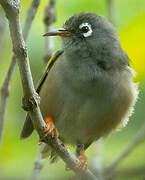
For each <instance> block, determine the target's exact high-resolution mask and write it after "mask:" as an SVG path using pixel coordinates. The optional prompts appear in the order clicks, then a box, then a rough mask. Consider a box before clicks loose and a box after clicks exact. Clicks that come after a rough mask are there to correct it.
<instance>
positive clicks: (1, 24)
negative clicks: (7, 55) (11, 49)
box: [0, 10, 7, 62]
mask: <svg viewBox="0 0 145 180" xmlns="http://www.w3.org/2000/svg"><path fill="white" fill-rule="evenodd" d="M6 24H7V23H6V18H5V16H4V12H3V11H2V10H0V62H1V59H2V55H3V44H4V39H5V34H6Z"/></svg>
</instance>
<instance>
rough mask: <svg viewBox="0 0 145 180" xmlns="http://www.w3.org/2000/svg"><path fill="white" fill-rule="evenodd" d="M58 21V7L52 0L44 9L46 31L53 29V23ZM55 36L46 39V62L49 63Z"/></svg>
mask: <svg viewBox="0 0 145 180" xmlns="http://www.w3.org/2000/svg"><path fill="white" fill-rule="evenodd" d="M55 21H56V9H55V0H50V1H49V4H48V6H46V7H45V11H44V25H45V32H48V31H51V30H52V27H53V23H54V22H55ZM53 47H54V43H53V37H51V36H50V37H47V38H46V39H45V51H46V54H45V56H44V62H45V63H47V62H48V59H49V58H50V57H51V56H52V53H53Z"/></svg>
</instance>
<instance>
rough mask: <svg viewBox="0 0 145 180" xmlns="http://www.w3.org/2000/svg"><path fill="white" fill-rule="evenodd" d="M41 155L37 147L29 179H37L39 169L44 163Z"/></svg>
mask: <svg viewBox="0 0 145 180" xmlns="http://www.w3.org/2000/svg"><path fill="white" fill-rule="evenodd" d="M41 155H42V154H41V152H40V150H39V148H38V154H37V158H36V160H35V163H34V169H33V171H32V176H31V180H38V179H39V174H40V171H41V170H42V168H43V166H44V163H45V160H44V159H42V157H41Z"/></svg>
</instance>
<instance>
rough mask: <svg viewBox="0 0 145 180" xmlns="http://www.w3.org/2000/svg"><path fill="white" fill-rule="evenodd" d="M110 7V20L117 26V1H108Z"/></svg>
mask: <svg viewBox="0 0 145 180" xmlns="http://www.w3.org/2000/svg"><path fill="white" fill-rule="evenodd" d="M107 5H108V18H109V20H110V22H111V23H112V24H114V25H115V24H116V21H115V0H107Z"/></svg>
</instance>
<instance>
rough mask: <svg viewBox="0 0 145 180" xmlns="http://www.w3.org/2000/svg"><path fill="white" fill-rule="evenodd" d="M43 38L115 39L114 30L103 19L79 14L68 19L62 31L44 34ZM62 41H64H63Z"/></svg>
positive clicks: (92, 15) (92, 14) (87, 14)
mask: <svg viewBox="0 0 145 180" xmlns="http://www.w3.org/2000/svg"><path fill="white" fill-rule="evenodd" d="M44 36H61V37H63V39H64V37H65V39H66V37H67V39H71V38H72V39H73V40H79V41H81V39H82V40H83V39H86V40H87V39H96V38H100V36H103V37H105V36H107V37H110V38H117V35H116V33H115V30H114V28H113V27H112V25H111V24H110V23H109V22H107V21H106V20H105V19H104V18H103V17H101V16H98V15H97V14H95V13H79V14H75V15H74V16H72V17H71V18H69V19H68V20H67V21H66V22H65V24H64V26H63V28H62V29H57V30H55V31H52V32H48V33H46V34H44ZM65 39H64V41H65Z"/></svg>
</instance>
